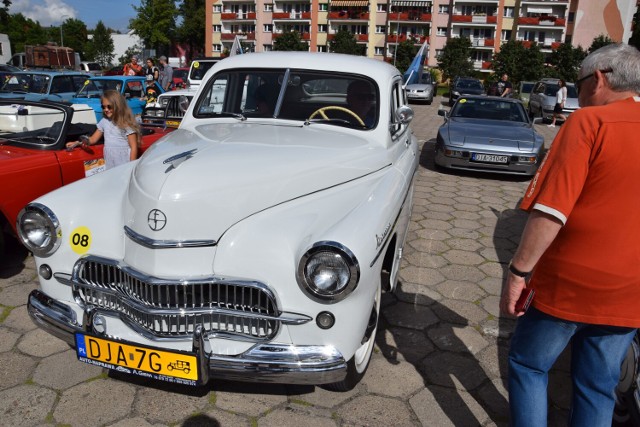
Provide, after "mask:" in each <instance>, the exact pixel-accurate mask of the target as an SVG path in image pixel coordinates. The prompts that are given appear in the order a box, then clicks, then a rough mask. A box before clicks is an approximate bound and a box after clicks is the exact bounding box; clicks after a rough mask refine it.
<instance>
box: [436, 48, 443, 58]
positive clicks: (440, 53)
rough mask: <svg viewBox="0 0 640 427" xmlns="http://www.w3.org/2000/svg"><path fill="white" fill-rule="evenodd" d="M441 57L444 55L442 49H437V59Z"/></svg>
mask: <svg viewBox="0 0 640 427" xmlns="http://www.w3.org/2000/svg"><path fill="white" fill-rule="evenodd" d="M440 55H442V49H436V58H440Z"/></svg>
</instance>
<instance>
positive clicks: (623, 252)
mask: <svg viewBox="0 0 640 427" xmlns="http://www.w3.org/2000/svg"><path fill="white" fill-rule="evenodd" d="M579 75H580V76H581V77H580V78H579V79H578V80H577V81H576V88H577V89H578V90H579V98H578V99H579V102H580V106H581V107H583V108H581V109H580V110H578V111H576V112H574V113H573V114H571V116H569V118H568V120H567V121H566V123H565V125H564V126H563V127H562V129H561V130H560V132H559V133H558V135H557V136H556V139H555V140H554V142H553V144H552V145H551V148H550V150H549V153H548V154H547V157H546V159H545V160H544V161H543V162H542V164H541V165H540V167H539V169H538V172H537V174H536V176H535V177H534V178H533V180H532V181H531V183H530V185H529V188H528V189H527V192H526V193H525V196H524V199H523V201H522V204H521V208H522V209H524V210H526V211H528V212H529V219H528V221H527V224H526V226H525V228H524V231H523V234H522V237H521V240H520V245H519V247H518V249H517V250H516V253H515V254H514V256H513V259H512V260H511V263H510V264H509V272H508V273H507V280H506V283H505V287H504V289H503V293H502V298H501V301H500V308H501V310H502V311H503V312H504V313H506V314H508V315H511V316H518V317H519V318H518V324H517V326H516V330H515V333H514V335H513V338H512V341H511V348H510V352H509V402H510V408H511V409H510V411H511V425H512V426H515V427H517V426H525V425H526V426H546V425H547V379H548V371H549V369H551V367H552V366H553V364H554V362H555V361H556V359H557V358H558V356H559V355H560V353H562V351H563V350H564V348H565V347H566V346H567V344H568V343H569V342H571V345H572V353H571V354H572V360H571V365H572V366H571V375H572V379H573V398H572V402H571V414H570V420H569V425H571V426H587V425H588V426H607V427H610V426H611V419H612V413H613V408H614V404H615V398H614V390H615V387H616V384H617V382H618V378H619V376H620V364H621V363H622V360H623V358H624V356H625V354H626V352H627V349H628V347H629V345H630V343H631V341H632V340H633V336H634V334H635V332H636V328H638V327H640V220H638V212H640V189H639V188H638V183H640V179H639V178H638V177H640V161H638V159H640V143H638V141H637V135H638V134H640V97H638V94H639V93H640V52H639V51H638V50H637V49H635V48H634V47H632V46H629V45H623V44H612V45H608V46H605V47H603V48H600V49H598V50H597V51H595V52H593V53H591V54H590V55H589V56H588V57H587V58H586V59H585V60H584V61H583V62H582V66H581V69H580V72H579ZM529 278H530V279H529ZM527 279H529V280H528V283H527ZM528 288H531V289H534V290H535V297H534V299H533V305H532V307H530V308H529V309H528V310H527V311H526V312H522V311H516V301H517V300H518V298H519V297H520V296H521V294H522V293H523V291H525V290H528Z"/></svg>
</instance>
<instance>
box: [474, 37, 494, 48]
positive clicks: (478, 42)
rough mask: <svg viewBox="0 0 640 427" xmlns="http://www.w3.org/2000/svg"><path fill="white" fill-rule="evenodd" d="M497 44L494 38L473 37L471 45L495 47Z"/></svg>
mask: <svg viewBox="0 0 640 427" xmlns="http://www.w3.org/2000/svg"><path fill="white" fill-rule="evenodd" d="M494 44H495V40H494V39H473V40H471V46H473V47H490V48H493V45H494Z"/></svg>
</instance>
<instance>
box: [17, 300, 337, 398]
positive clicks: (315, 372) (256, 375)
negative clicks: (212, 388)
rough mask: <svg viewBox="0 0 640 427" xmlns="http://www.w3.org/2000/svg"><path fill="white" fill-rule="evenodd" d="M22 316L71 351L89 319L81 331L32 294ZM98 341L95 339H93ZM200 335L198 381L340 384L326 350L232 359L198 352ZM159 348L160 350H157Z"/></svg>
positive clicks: (60, 307) (64, 312)
mask: <svg viewBox="0 0 640 427" xmlns="http://www.w3.org/2000/svg"><path fill="white" fill-rule="evenodd" d="M27 308H28V312H29V315H30V316H31V319H32V320H33V321H34V323H35V324H36V325H37V326H38V327H40V328H42V329H44V330H45V331H47V332H49V333H50V334H51V335H54V336H56V337H58V338H60V339H62V340H63V341H65V342H66V343H68V344H69V345H70V346H72V347H74V348H75V333H76V332H81V333H92V334H96V332H95V331H93V330H92V327H91V325H92V322H91V321H89V319H90V318H91V316H92V315H93V314H92V312H91V310H88V311H86V312H85V315H84V320H83V325H84V326H83V325H80V324H79V323H78V321H77V319H76V314H75V312H74V311H73V310H72V309H71V308H70V307H69V306H67V305H65V304H63V303H60V302H59V301H57V300H54V299H53V298H50V297H49V296H48V295H46V294H45V293H43V292H41V291H39V290H34V291H32V292H31V293H30V294H29V301H28V306H27ZM97 335H99V334H97ZM204 340H205V337H204V336H203V334H202V329H199V330H197V331H196V333H194V336H193V351H194V352H195V353H196V355H197V357H198V360H199V362H200V370H201V378H204V381H203V382H207V380H208V379H209V378H219V379H229V380H235V381H248V382H265V383H282V384H308V385H321V384H330V383H335V382H339V381H342V380H343V379H344V377H345V375H346V369H347V364H346V362H345V360H344V357H343V356H342V355H341V354H340V352H338V351H337V350H336V349H335V348H333V347H330V346H308V345H306V346H295V345H286V344H269V343H264V344H256V345H255V346H253V347H252V348H251V349H249V350H248V351H246V352H244V353H242V354H239V355H237V356H225V355H217V354H210V353H207V352H206V351H205V350H204ZM158 348H161V347H158Z"/></svg>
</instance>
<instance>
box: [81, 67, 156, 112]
mask: <svg viewBox="0 0 640 427" xmlns="http://www.w3.org/2000/svg"><path fill="white" fill-rule="evenodd" d="M83 83H84V84H83V85H82V87H81V88H80V89H79V90H78V92H77V93H76V94H75V96H74V97H73V98H71V102H72V103H74V104H87V105H89V106H90V107H91V108H93V110H94V111H95V113H96V119H97V120H98V121H100V119H102V105H101V103H100V97H101V96H102V92H104V91H105V90H117V91H118V92H120V93H121V94H122V95H123V96H124V97H125V98H126V99H127V103H128V104H129V107H131V111H133V114H134V115H137V116H141V115H142V111H143V109H144V106H145V105H146V104H147V102H149V99H148V98H150V97H151V96H153V97H154V98H157V96H158V95H159V94H161V93H164V91H163V90H162V88H161V87H160V85H158V84H153V85H152V86H150V85H148V84H147V81H146V80H145V78H144V77H140V76H101V77H91V78H89V79H85V81H84V82H83ZM151 91H153V93H152V94H151V93H150V92H151Z"/></svg>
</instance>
